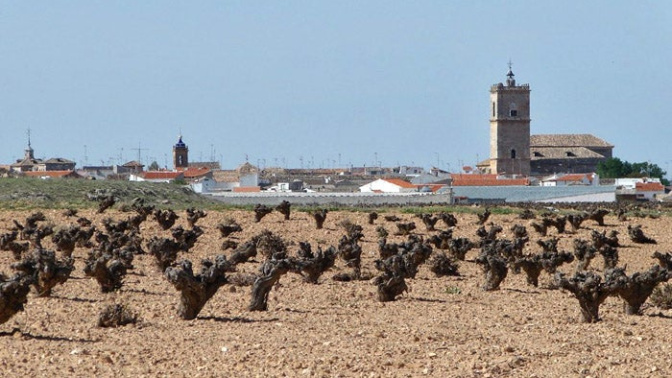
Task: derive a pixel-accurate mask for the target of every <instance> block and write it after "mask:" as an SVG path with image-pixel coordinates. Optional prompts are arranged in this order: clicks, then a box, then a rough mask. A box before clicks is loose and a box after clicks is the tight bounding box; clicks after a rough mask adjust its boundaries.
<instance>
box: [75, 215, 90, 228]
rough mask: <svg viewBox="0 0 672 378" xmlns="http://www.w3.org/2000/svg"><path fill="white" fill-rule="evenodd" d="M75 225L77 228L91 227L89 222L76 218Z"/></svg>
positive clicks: (83, 218)
mask: <svg viewBox="0 0 672 378" xmlns="http://www.w3.org/2000/svg"><path fill="white" fill-rule="evenodd" d="M77 224H78V225H79V227H91V220H90V219H87V218H85V217H79V218H77Z"/></svg>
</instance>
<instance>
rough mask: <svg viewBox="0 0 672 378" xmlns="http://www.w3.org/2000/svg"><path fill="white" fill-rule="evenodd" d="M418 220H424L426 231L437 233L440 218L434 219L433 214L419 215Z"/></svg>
mask: <svg viewBox="0 0 672 378" xmlns="http://www.w3.org/2000/svg"><path fill="white" fill-rule="evenodd" d="M418 218H420V219H421V220H422V223H424V224H425V229H426V230H427V232H431V231H436V228H435V226H436V222H438V221H439V218H438V217H434V216H432V215H431V214H418Z"/></svg>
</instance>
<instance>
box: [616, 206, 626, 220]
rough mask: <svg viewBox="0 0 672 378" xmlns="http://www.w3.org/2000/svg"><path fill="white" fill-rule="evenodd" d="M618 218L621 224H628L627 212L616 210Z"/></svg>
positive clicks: (620, 209) (621, 209)
mask: <svg viewBox="0 0 672 378" xmlns="http://www.w3.org/2000/svg"><path fill="white" fill-rule="evenodd" d="M616 217H618V220H619V221H621V222H627V221H628V215H627V211H626V210H625V209H623V208H618V209H617V210H616Z"/></svg>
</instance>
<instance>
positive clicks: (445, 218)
mask: <svg viewBox="0 0 672 378" xmlns="http://www.w3.org/2000/svg"><path fill="white" fill-rule="evenodd" d="M438 217H439V219H441V221H442V222H443V223H444V224H445V225H446V227H448V228H450V227H457V218H456V217H455V215H453V214H450V213H439V215H438Z"/></svg>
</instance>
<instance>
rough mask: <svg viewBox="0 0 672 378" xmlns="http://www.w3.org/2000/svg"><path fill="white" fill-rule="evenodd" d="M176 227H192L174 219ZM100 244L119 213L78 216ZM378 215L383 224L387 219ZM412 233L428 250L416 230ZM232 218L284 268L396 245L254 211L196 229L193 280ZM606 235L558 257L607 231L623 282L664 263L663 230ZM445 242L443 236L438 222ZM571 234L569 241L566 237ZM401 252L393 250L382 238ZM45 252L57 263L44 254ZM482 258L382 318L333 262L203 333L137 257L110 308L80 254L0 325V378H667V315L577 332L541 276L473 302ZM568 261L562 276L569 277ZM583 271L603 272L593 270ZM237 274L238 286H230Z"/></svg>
mask: <svg viewBox="0 0 672 378" xmlns="http://www.w3.org/2000/svg"><path fill="white" fill-rule="evenodd" d="M44 213H45V215H46V217H47V222H48V223H51V224H53V225H54V226H56V227H60V226H64V225H68V224H73V223H74V220H75V218H67V217H65V216H64V215H63V214H62V211H54V210H45V211H44ZM29 214H30V213H29V212H9V211H7V212H2V213H0V232H2V233H4V232H7V231H8V230H9V229H10V228H11V227H12V219H18V220H20V221H23V220H24V219H25V218H26V216H28V215H29ZM178 214H179V215H180V218H179V219H178V221H177V225H182V226H183V227H185V228H186V227H187V223H186V217H185V213H184V212H180V213H178ZM79 215H80V216H86V217H88V218H89V219H91V220H93V222H94V224H96V225H98V226H99V227H100V228H101V229H102V226H101V221H102V219H103V218H105V217H113V218H115V219H123V218H126V217H128V216H129V214H128V213H121V212H115V211H109V212H106V213H105V214H102V215H100V214H95V213H94V211H93V210H81V211H80V214H79ZM386 215H390V214H389V213H387V214H386ZM397 215H398V216H400V217H401V218H403V219H404V220H406V221H415V222H416V224H417V225H418V229H417V230H416V231H417V234H419V235H422V236H427V235H429V234H431V233H428V232H426V231H425V229H424V226H423V225H422V222H421V221H420V220H419V219H417V218H415V217H414V216H412V215H409V214H397ZM457 216H458V219H459V223H458V226H457V227H456V229H455V230H454V236H455V237H469V238H471V239H472V240H476V236H475V231H476V229H477V225H476V221H477V217H476V215H474V214H457ZM227 217H231V218H234V219H235V220H236V221H237V222H238V223H240V224H241V225H242V227H243V229H244V231H243V232H242V233H239V234H238V235H236V238H237V240H238V241H239V242H243V241H245V240H247V239H249V238H251V237H252V236H254V235H257V234H258V233H260V232H261V231H262V230H264V229H268V230H271V231H272V232H273V233H275V234H277V235H280V236H281V237H282V238H283V239H284V240H286V242H287V243H288V245H289V251H290V253H292V254H293V253H295V252H296V250H298V242H299V241H309V242H310V243H311V244H312V245H313V249H315V247H316V246H321V247H323V248H325V247H328V246H329V245H336V244H337V242H338V239H339V238H340V237H341V236H342V235H343V234H344V231H343V229H342V228H341V227H339V226H338V224H339V222H341V221H343V220H344V219H349V220H351V221H352V222H354V223H357V224H360V225H362V226H363V227H364V235H365V237H364V239H363V241H362V243H361V245H362V247H363V254H362V256H363V266H364V269H363V270H364V271H365V272H369V273H371V274H376V272H375V270H374V265H373V262H374V260H375V259H376V257H377V244H376V243H377V240H378V236H377V233H376V227H378V226H380V225H383V226H384V227H385V228H386V229H387V230H388V231H390V234H392V232H393V231H395V230H396V227H395V225H394V224H393V223H389V222H385V220H383V219H382V217H381V218H379V219H378V220H377V221H376V223H375V224H374V225H368V224H367V214H366V213H363V212H330V213H329V214H328V216H327V220H326V223H325V227H324V229H321V230H317V229H316V228H315V225H314V221H313V219H312V218H311V217H310V216H309V215H308V214H307V213H300V212H294V213H293V214H292V217H291V220H289V221H284V220H283V218H282V215H281V214H279V213H277V212H273V213H272V214H269V215H267V216H266V217H265V218H263V219H262V221H261V222H260V223H254V214H253V213H252V212H251V211H242V210H235V211H222V212H209V214H208V215H207V217H206V218H203V219H201V220H200V221H199V222H198V225H199V226H201V227H202V228H203V229H204V230H205V234H204V235H203V236H202V237H201V238H200V239H199V241H198V242H197V244H196V245H195V247H194V248H193V249H192V250H191V252H190V253H184V254H182V255H181V256H180V258H185V259H190V260H192V261H193V262H194V267H195V269H194V270H197V269H198V267H199V264H200V260H201V259H203V258H214V257H215V256H216V255H217V254H221V253H224V254H227V255H229V254H230V253H231V251H230V250H228V251H225V252H222V251H221V250H220V245H221V243H222V238H221V237H220V234H219V232H218V230H217V228H216V225H217V224H218V223H220V222H221V221H222V220H223V219H225V218H227ZM491 221H493V222H494V223H496V224H500V225H502V226H503V227H504V230H505V231H504V232H503V233H502V234H500V237H509V238H511V237H512V236H511V231H510V227H511V226H513V225H514V224H515V223H520V224H523V225H526V226H528V232H529V234H530V236H531V239H532V240H531V243H529V244H528V245H527V247H526V252H528V253H536V252H540V247H538V246H537V245H536V243H535V241H536V240H538V239H540V238H541V237H540V236H539V235H538V234H537V233H535V232H534V230H532V228H531V227H529V222H530V221H528V220H521V219H518V218H517V217H516V216H515V215H493V216H492V217H491ZM606 222H607V226H606V227H599V226H597V224H596V223H595V222H593V221H586V222H585V223H584V227H583V228H582V229H581V230H579V232H578V233H577V234H573V233H566V234H559V235H558V234H557V233H556V232H555V229H553V230H551V231H550V233H549V237H550V236H557V237H559V238H560V243H559V246H560V249H561V250H568V251H571V250H572V240H573V239H574V238H577V237H580V238H584V239H589V238H590V230H591V229H597V230H600V231H601V230H603V229H608V230H610V229H616V230H618V231H619V232H620V240H621V243H622V245H623V246H622V247H621V248H620V249H619V252H620V265H627V271H628V273H629V274H631V273H633V272H635V271H642V270H646V269H648V268H649V267H650V266H652V265H654V264H655V263H656V262H655V261H654V260H653V259H652V258H651V255H652V253H653V252H654V251H656V250H658V251H661V252H667V251H671V250H672V235H671V232H670V231H671V228H670V224H671V222H670V218H668V217H665V216H663V217H662V218H659V219H650V218H645V219H642V218H634V217H633V218H631V219H629V220H628V221H626V222H624V223H622V222H619V221H618V220H617V219H616V218H615V217H614V216H611V215H610V216H607V218H606ZM628 224H633V225H634V224H641V225H642V226H643V230H644V232H645V233H646V234H647V235H648V236H651V237H653V238H655V239H657V241H658V244H657V245H640V244H634V243H632V242H631V241H630V240H629V239H628V237H627V231H626V227H627V225H628ZM437 228H438V229H439V230H441V229H445V226H444V225H442V224H441V223H439V225H438V227H437ZM568 229H569V226H568ZM142 235H143V237H144V238H145V240H147V239H149V238H150V237H151V236H154V235H157V236H163V237H170V234H169V232H168V231H162V230H161V229H160V228H159V227H158V224H157V223H156V221H154V220H148V221H147V222H145V223H144V224H143V225H142ZM390 239H391V240H390V241H393V242H400V241H402V240H404V239H403V237H400V236H391V237H390ZM45 247H46V248H48V249H53V248H54V247H53V245H52V244H51V241H50V240H48V241H46V243H45ZM477 253H478V251H477V250H476V249H474V250H472V251H470V252H469V253H468V254H467V261H464V262H461V263H460V267H459V270H460V273H461V276H459V277H441V278H437V277H435V276H434V274H432V273H431V272H430V271H429V269H428V267H427V266H421V268H420V272H419V274H418V276H417V277H416V279H413V280H408V286H409V292H408V293H406V294H404V295H402V296H401V297H399V298H398V300H397V301H394V302H388V303H381V302H379V301H378V300H377V294H376V287H375V286H374V285H373V284H372V282H371V281H357V282H335V281H333V280H332V279H331V277H332V276H333V275H334V274H335V273H339V272H346V271H349V268H347V267H345V266H344V264H343V262H342V261H337V263H336V266H335V267H334V268H333V269H332V270H331V271H329V272H326V273H325V274H324V275H323V276H322V278H321V279H320V282H319V284H317V285H312V284H307V283H304V282H303V281H302V280H301V277H300V276H298V275H296V274H292V273H289V274H287V275H285V276H283V277H282V278H281V280H280V282H279V284H278V285H277V286H275V287H274V288H273V290H272V291H271V294H270V296H269V299H268V305H269V309H268V311H265V312H250V311H248V310H247V306H248V304H249V302H250V290H251V288H250V287H249V286H248V287H241V286H233V285H225V286H223V287H222V288H220V290H219V291H218V292H217V293H216V294H215V296H214V297H213V298H212V299H211V300H210V301H209V302H208V303H207V304H206V305H205V307H204V308H203V310H202V311H201V313H200V314H199V316H198V318H196V319H195V320H190V321H185V320H182V319H181V318H180V317H179V316H178V315H177V306H178V302H179V296H178V292H177V291H176V290H175V289H174V287H173V286H172V285H171V284H169V282H168V281H167V280H166V279H165V278H164V277H163V274H162V272H161V271H159V270H158V268H156V267H155V265H154V261H153V260H154V258H153V257H152V256H150V255H140V256H137V257H136V260H135V262H134V265H135V269H134V270H133V271H131V272H130V273H129V274H128V275H127V277H126V279H125V283H124V285H123V288H122V289H121V290H120V291H119V292H117V293H111V294H103V293H101V292H100V290H99V286H98V284H97V282H96V281H94V280H93V279H91V278H89V277H86V276H85V275H84V274H83V271H82V269H83V266H84V258H85V256H86V255H87V250H85V249H81V248H78V249H76V250H75V252H74V256H75V257H76V270H75V271H74V272H73V274H72V277H71V278H70V280H68V281H67V282H65V283H64V284H63V285H61V286H57V287H56V288H55V289H54V291H53V294H52V296H51V297H48V298H39V297H36V296H35V294H34V293H31V294H30V295H29V298H28V303H27V305H26V307H25V312H20V313H18V314H17V315H16V316H14V317H13V318H12V319H10V320H9V321H8V322H6V323H4V324H1V325H0V346H1V347H0V364H1V367H0V369H1V370H0V375H2V376H7V377H19V376H31V377H39V376H72V377H92V376H100V377H113V376H119V377H120V376H124V377H126V376H128V377H156V376H170V377H182V376H184V377H223V376H231V377H278V376H287V377H419V376H435V377H502V376H511V377H568V376H586V377H587V376H592V377H617V376H625V377H636V376H637V377H642V376H646V377H649V376H654V377H655V376H660V377H669V376H672V358H671V357H672V333H671V332H670V327H671V326H672V312H671V311H669V310H663V309H659V308H657V307H655V306H653V305H651V304H650V303H647V304H645V306H644V309H643V315H641V316H627V315H625V314H624V311H623V305H622V300H621V299H619V298H608V299H607V300H606V302H605V303H604V304H603V305H602V306H601V307H600V315H601V318H602V321H601V322H598V323H595V324H586V323H582V322H581V321H580V313H579V307H578V302H577V300H576V299H575V298H574V297H573V296H572V295H571V294H570V293H568V292H566V291H563V290H554V289H553V288H552V286H551V282H552V277H550V276H549V275H547V274H546V273H542V276H541V278H540V285H539V287H533V286H529V285H528V284H526V282H525V277H524V275H523V274H519V275H514V274H509V275H508V277H507V278H506V280H505V281H504V282H503V283H502V285H501V288H500V290H497V291H494V292H485V291H483V290H481V289H480V286H481V285H482V283H483V274H482V272H481V271H480V268H479V267H478V266H477V265H476V264H475V263H474V262H473V259H474V258H475V257H476V255H477ZM12 262H13V259H12V256H11V253H10V252H2V255H1V256H0V267H2V268H1V269H0V270H2V271H4V272H5V274H8V275H11V274H12V271H11V269H10V264H11V263H12ZM259 262H260V257H257V260H256V261H254V262H249V263H245V264H243V265H241V266H239V271H240V272H242V273H254V272H256V270H257V268H258V266H259ZM575 265H576V262H574V263H572V264H570V265H565V266H562V267H561V268H560V271H562V272H566V273H568V274H569V273H571V272H573V271H574V269H575ZM591 267H592V268H591V269H594V270H597V271H600V270H601V269H602V268H601V267H602V259H601V257H599V256H598V257H597V258H595V260H594V261H593V263H592V264H591ZM234 274H235V273H234ZM111 303H123V304H125V305H127V306H128V307H130V308H131V309H132V310H134V311H135V312H136V313H137V314H138V316H139V322H138V323H137V324H134V325H127V326H123V327H118V328H99V327H97V325H96V323H97V318H98V314H99V313H100V311H101V309H102V308H103V307H104V306H106V305H108V304H111Z"/></svg>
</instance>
